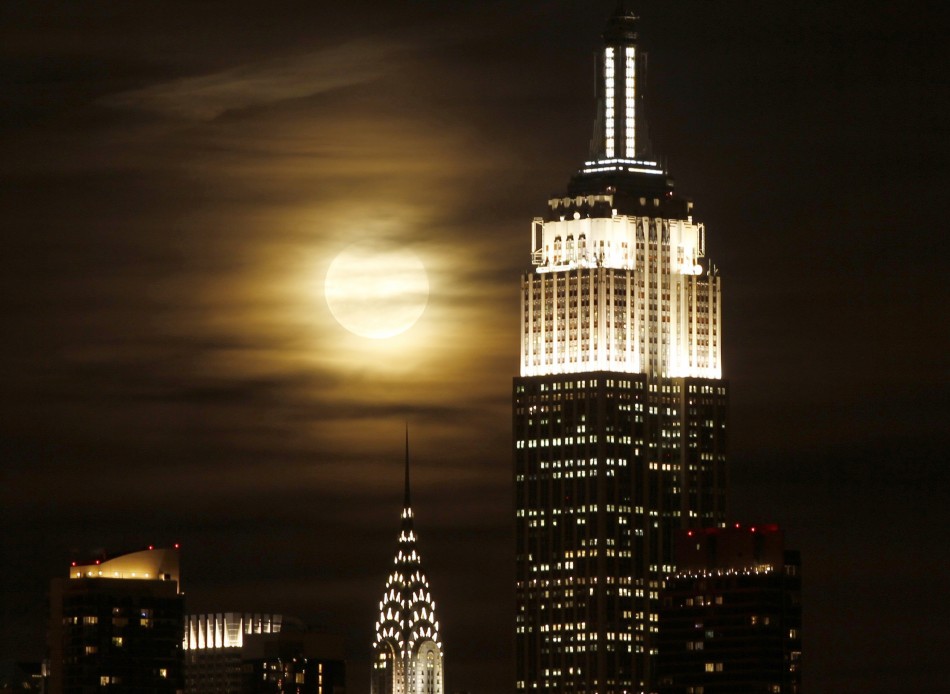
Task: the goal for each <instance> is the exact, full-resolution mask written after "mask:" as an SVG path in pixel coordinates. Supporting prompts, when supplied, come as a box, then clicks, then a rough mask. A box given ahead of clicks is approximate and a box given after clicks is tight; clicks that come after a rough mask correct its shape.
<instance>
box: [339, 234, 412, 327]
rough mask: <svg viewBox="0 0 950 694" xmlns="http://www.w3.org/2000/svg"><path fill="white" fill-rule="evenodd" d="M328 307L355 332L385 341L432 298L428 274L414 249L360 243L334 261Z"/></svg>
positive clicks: (409, 321)
mask: <svg viewBox="0 0 950 694" xmlns="http://www.w3.org/2000/svg"><path fill="white" fill-rule="evenodd" d="M324 292H325V294H326V298H327V305H328V306H329V307H330V312H331V313H332V314H333V317H334V318H336V320H337V322H338V323H339V324H340V325H342V326H343V327H344V328H346V329H347V330H349V331H350V332H351V333H354V334H356V335H360V336H361V337H368V338H372V339H374V340H382V339H385V338H387V337H394V336H396V335H399V334H400V333H404V332H406V331H407V330H409V328H411V327H412V326H413V325H415V323H416V321H417V320H419V317H420V316H421V315H422V313H423V311H425V309H426V304H427V303H428V302H429V278H428V276H427V275H426V270H425V267H424V266H423V264H422V261H421V260H419V258H418V257H417V256H416V255H415V254H414V253H412V252H411V251H410V250H408V249H406V248H402V247H398V246H391V245H380V244H375V243H369V242H362V243H355V244H353V245H351V246H348V247H347V248H345V249H343V251H342V252H341V253H340V254H339V255H338V256H337V257H336V258H334V259H333V262H332V263H330V268H329V269H328V270H327V278H326V282H325V283H324Z"/></svg>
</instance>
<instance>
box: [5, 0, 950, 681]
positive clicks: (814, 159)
mask: <svg viewBox="0 0 950 694" xmlns="http://www.w3.org/2000/svg"><path fill="white" fill-rule="evenodd" d="M614 4H615V3H614V2H612V1H609V0H606V1H604V2H598V3H590V2H579V1H576V2H566V1H564V2H545V3H530V2H497V3H475V2H460V3H452V4H450V5H445V4H434V3H402V2H380V3H378V4H374V8H373V12H372V13H369V14H367V13H366V12H365V9H366V8H365V7H353V8H349V7H345V6H334V7H330V8H326V7H323V8H319V7H312V6H310V4H308V3H290V4H289V5H288V6H287V7H286V8H285V10H286V13H282V12H279V11H274V10H272V9H269V10H264V9H263V8H258V7H257V5H256V4H253V3H241V2H237V3H235V2H231V3H221V4H216V3H207V4H202V5H201V6H200V7H199V6H194V5H193V4H190V3H159V4H145V3H143V4H136V5H135V6H125V5H126V4H122V5H120V4H115V5H113V4H101V5H97V6H96V7H95V8H86V10H85V11H84V12H79V11H78V10H75V9H74V8H72V7H71V6H70V4H67V3H55V2H53V3H49V4H47V5H44V7H43V11H42V12H40V11H39V9H37V6H36V5H35V4H33V3H7V4H5V5H4V7H3V8H2V9H0V38H2V39H3V40H2V41H0V44H2V45H3V46H4V49H3V50H2V52H0V68H2V69H0V75H3V76H4V77H3V79H4V90H3V93H4V96H3V99H2V102H0V109H2V113H3V116H4V117H3V118H2V120H0V143H2V145H3V148H4V151H5V153H6V154H5V157H4V161H3V162H2V163H0V175H2V177H3V180H4V185H3V186H2V187H0V219H2V220H3V226H2V228H3V231H2V236H3V250H4V253H3V257H4V259H5V260H6V263H5V266H4V267H5V272H4V273H3V275H2V277H3V279H2V280H0V281H2V282H3V286H4V292H3V295H2V297H3V298H2V299H0V301H2V311H3V313H2V315H3V316H4V320H5V330H4V333H5V339H4V340H3V341H2V345H0V347H2V350H3V351H2V355H3V359H2V360H0V363H2V364H3V367H2V368H3V370H4V371H3V382H4V384H5V389H4V401H3V413H2V417H0V446H2V448H0V466H2V475H3V477H2V485H0V487H2V489H3V492H2V495H0V503H2V506H3V511H2V512H0V513H2V516H0V517H2V541H0V547H2V554H3V559H2V564H3V566H4V567H15V568H14V570H13V571H12V572H11V571H5V572H4V577H3V588H2V603H0V622H2V628H0V648H2V655H3V657H13V658H27V657H31V658H34V659H35V658H38V657H40V656H41V654H42V653H41V651H38V649H41V648H42V643H43V629H44V625H45V614H46V608H45V598H44V588H43V587H44V586H45V585H46V584H48V581H49V579H50V578H51V577H53V576H54V575H58V573H59V571H60V567H62V566H63V565H64V563H65V562H68V561H69V560H70V559H72V558H74V557H73V556H72V553H73V551H75V552H76V555H77V556H76V558H83V557H84V556H88V554H89V553H90V552H91V551H94V550H96V549H97V548H107V549H109V550H113V551H118V550H122V549H126V548H144V546H145V545H147V544H149V543H154V544H156V545H160V544H168V543H171V542H180V543H181V544H182V557H183V558H182V563H183V569H182V585H183V586H184V590H185V591H186V596H187V599H188V601H189V603H188V608H187V609H188V611H189V612H195V613H197V612H211V611H256V612H278V613H283V614H289V615H295V616H298V617H301V618H304V619H306V620H308V621H310V622H316V623H323V624H324V625H325V626H330V627H335V628H338V629H339V630H340V631H342V632H343V633H344V634H345V635H346V637H347V639H348V658H349V659H348V663H347V670H348V680H349V684H350V686H351V687H352V688H353V689H354V690H360V691H362V690H363V689H365V688H366V687H368V673H369V657H370V650H371V649H370V643H369V639H368V638H367V634H368V633H369V632H370V631H371V629H372V625H373V622H374V619H375V617H376V614H375V612H376V606H377V603H378V597H379V596H378V592H379V588H380V585H381V584H382V582H383V581H384V580H385V575H386V567H387V566H388V565H389V562H390V561H391V550H392V546H391V541H392V534H391V532H390V531H389V530H388V529H390V528H391V526H392V519H393V518H395V514H397V513H398V511H399V508H400V497H401V494H400V492H401V485H400V477H401V472H402V469H401V462H402V452H401V443H402V440H401V437H402V431H403V427H404V422H405V421H406V420H407V419H408V420H409V422H410V427H411V428H412V430H413V449H414V452H413V466H414V468H413V471H414V485H413V486H414V488H413V494H414V501H415V505H414V510H415V511H416V514H417V517H418V522H419V523H420V527H424V528H425V531H424V533H423V539H422V541H421V550H422V552H423V553H424V555H425V556H426V562H427V564H426V569H427V573H428V575H429V577H430V578H431V579H432V582H433V584H434V585H435V586H436V587H437V589H438V594H439V606H438V607H439V616H440V621H441V624H442V632H443V635H444V637H445V640H446V643H447V644H448V649H447V652H446V685H447V691H455V690H468V691H472V692H494V691H498V690H499V689H504V688H507V687H509V686H510V684H511V682H512V681H513V665H512V663H511V661H512V645H511V632H512V629H513V624H512V620H511V618H510V615H511V614H512V609H511V606H512V605H513V603H514V599H513V595H512V591H511V584H512V580H513V579H512V571H511V568H510V567H511V555H512V546H513V530H512V527H511V520H510V515H511V509H512V496H511V476H512V462H511V454H510V441H511V432H510V427H511V422H510V383H511V377H512V376H513V375H515V374H516V372H517V368H518V342H517V334H518V328H517V326H518V313H519V311H518V305H517V286H518V276H519V274H520V272H521V271H522V269H523V267H524V257H525V254H524V249H525V247H526V244H525V242H524V240H525V238H526V237H527V234H528V231H529V225H528V221H526V220H530V219H531V218H532V217H533V216H536V215H538V214H541V213H542V212H543V208H544V201H545V200H546V199H547V197H548V196H549V194H551V193H555V192H557V191H558V190H559V189H560V188H562V187H563V183H564V180H565V177H566V176H567V175H569V174H570V173H571V172H572V171H574V170H575V169H576V167H577V164H578V163H579V162H581V161H583V160H584V158H585V155H586V152H587V150H588V137H589V125H590V122H591V117H592V115H593V113H594V95H593V93H592V90H591V86H590V85H591V79H590V78H591V75H592V74H593V65H594V58H593V55H594V51H595V50H596V49H597V46H598V45H599V35H600V32H601V31H602V29H603V24H604V21H605V18H606V17H607V16H608V15H609V13H610V11H611V10H612V9H613V7H614ZM760 5H765V4H761V3H757V4H754V5H750V4H749V3H743V2H738V1H725V2H717V3H709V2H700V1H699V0H692V1H681V2H680V1H678V2H667V3H659V2H641V3H634V8H635V10H636V11H637V13H638V14H639V15H640V16H641V26H642V27H643V40H644V43H645V46H646V48H647V50H648V52H649V56H650V63H649V75H648V82H649V90H648V95H647V99H648V107H649V111H650V114H651V117H650V126H651V138H652V140H653V143H654V147H655V148H656V149H657V151H659V152H660V153H661V154H662V155H663V157H664V164H667V163H668V166H669V169H670V170H671V171H672V172H673V173H674V175H675V176H676V181H677V190H678V191H679V192H681V193H682V194H683V195H684V196H686V197H688V198H690V199H692V200H694V201H695V202H696V205H697V208H696V214H697V217H698V218H699V219H701V220H702V221H703V222H704V223H705V224H706V226H707V229H708V230H709V233H710V235H711V238H714V239H715V244H714V249H715V250H714V258H715V261H716V264H717V265H718V266H719V267H720V268H721V269H722V272H723V277H724V282H723V297H724V299H723V301H724V307H725V311H724V314H723V322H724V330H723V334H724V338H723V352H724V354H723V363H724V364H725V373H724V377H725V378H726V379H728V380H729V382H730V399H731V407H730V433H731V436H730V467H731V472H730V475H731V489H730V495H729V498H730V502H731V507H730V509H729V515H730V517H734V518H739V519H743V520H750V521H759V520H761V521H768V522H777V523H779V524H781V525H782V526H783V527H785V528H787V530H788V537H789V542H790V544H791V545H792V546H795V547H796V548H798V549H800V550H801V551H802V556H803V567H804V568H803V571H804V575H803V586H804V588H803V591H804V598H803V600H804V604H805V615H804V632H805V634H806V640H805V644H804V651H805V664H804V669H803V671H804V687H805V689H807V690H809V691H810V690H812V689H814V690H816V691H822V690H825V691H830V690H834V689H835V688H836V687H837V688H841V687H846V686H855V687H858V686H860V687H863V689H864V690H865V691H871V692H874V691H890V690H894V689H901V688H904V686H905V685H906V686H909V687H911V688H913V689H914V690H915V691H921V692H927V691H937V690H938V689H937V688H938V687H939V686H941V685H942V680H943V678H942V665H941V661H940V654H939V652H937V651H936V650H934V649H931V648H929V647H928V646H929V644H932V643H933V642H935V640H936V639H937V638H939V637H938V636H937V631H936V629H937V626H938V625H939V624H940V623H941V622H942V621H944V620H943V619H942V618H941V615H942V614H944V613H945V608H943V607H942V605H940V604H937V605H932V604H931V602H930V601H929V600H926V596H928V595H930V596H932V595H937V594H939V589H940V588H941V587H942V586H943V585H945V584H946V582H947V578H948V577H947V575H946V571H947V570H946V568H945V567H943V566H942V565H941V563H940V562H939V561H938V556H937V554H938V553H937V552H935V550H933V548H932V547H931V546H930V544H932V539H931V540H929V541H928V539H927V538H928V537H930V538H932V534H933V530H934V529H937V528H940V527H944V526H945V525H946V521H947V511H946V509H945V504H944V503H943V502H944V500H945V498H946V493H947V488H946V485H945V483H944V482H943V481H942V475H940V472H941V465H940V463H942V462H943V461H944V460H945V453H944V450H945V448H946V444H947V433H946V427H945V424H944V420H945V415H946V409H947V399H946V385H947V383H946V381H947V378H946V376H947V374H946V368H945V366H943V364H944V362H945V358H944V357H943V351H944V347H945V345H946V335H945V332H946V331H945V329H944V330H941V328H942V324H943V322H944V321H942V319H941V317H942V313H941V312H940V310H939V306H938V301H939V297H940V296H941V295H942V293H944V292H945V290H943V289H942V286H941V284H939V282H940V279H939V278H940V272H939V270H940V268H939V267H938V262H940V261H941V260H942V254H941V253H940V251H941V250H942V249H943V248H945V247H946V241H945V240H944V239H943V238H942V234H941V232H940V224H939V221H937V220H936V219H935V217H936V214H935V212H936V209H938V205H936V204H934V203H933V202H931V201H939V199H942V198H941V195H942V191H943V189H944V188H945V186H946V183H947V171H948V167H947V161H948V152H947V141H946V138H945V136H944V134H943V133H944V131H943V130H942V129H941V128H942V121H941V118H943V117H944V116H946V109H945V104H944V103H943V102H942V100H941V99H940V97H938V95H937V92H938V86H939V85H940V84H942V83H943V79H944V78H943V76H942V74H941V73H940V68H939V65H941V64H942V61H941V56H942V55H943V53H944V52H945V49H944V48H943V46H942V42H941V41H940V39H939V37H940V36H941V32H942V29H941V26H945V25H941V23H940V22H939V21H937V18H936V16H931V14H930V13H928V10H929V9H930V8H931V6H930V5H928V4H926V3H916V4H911V5H910V6H908V7H904V8H897V7H891V6H888V5H885V4H884V3H857V2H841V3H833V4H821V6H820V7H796V8H790V7H767V6H760ZM933 15H936V12H935V11H934V12H933ZM362 236H366V237H369V238H373V239H379V240H386V241H390V242H392V241H397V242H399V243H401V244H404V245H405V246H406V247H408V248H410V249H411V250H412V251H413V252H414V253H415V254H416V255H417V256H418V257H419V258H420V259H421V260H422V262H423V263H424V264H425V266H426V270H427V272H428V273H429V286H430V292H429V299H428V305H427V307H426V308H425V312H424V313H423V314H422V317H421V318H420V319H419V321H418V323H417V324H416V325H415V326H413V327H412V328H411V329H410V330H409V331H408V332H406V333H405V334H404V335H403V336H400V337H395V338H391V339H390V340H388V341H384V342H379V341H375V342H374V341H369V340H366V339H363V338H359V337H357V336H354V335H352V334H350V333H347V332H346V331H345V330H344V329H343V328H342V327H340V326H339V325H338V324H337V323H336V322H335V321H334V320H333V318H332V315H331V314H330V311H329V310H328V308H327V306H326V303H325V302H324V301H323V297H322V295H321V290H320V287H321V284H322V281H323V277H324V275H325V274H326V271H327V267H328V265H329V263H330V261H331V260H332V259H333V258H334V257H335V256H336V255H337V254H338V253H339V252H340V251H341V250H342V249H343V248H344V247H345V246H346V245H347V243H348V242H349V241H350V240H351V239H355V238H358V237H362ZM934 326H936V328H937V330H936V332H937V335H936V336H934V335H932V333H933V332H935V331H934ZM460 394H464V397H460ZM339 538H345V539H346V541H345V542H340V541H339ZM354 548H359V551H354ZM249 555H250V556H253V557H254V562H253V564H252V565H248V562H247V561H246V558H247V557H248V556H249ZM869 573H870V574H871V575H872V576H873V579H868V578H867V576H868V574H869ZM895 595H900V596H901V600H899V601H898V600H895V599H894V596H895ZM249 602H254V603H255V604H248V603H249ZM868 605H874V606H875V612H874V613H873V614H869V613H868V611H867V606H868ZM941 611H943V612H941ZM842 643H847V644H848V648H846V649H842V647H841V644H842ZM461 644H465V647H464V648H463V647H462V646H461ZM364 684H365V687H364Z"/></svg>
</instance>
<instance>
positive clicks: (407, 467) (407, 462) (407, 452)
mask: <svg viewBox="0 0 950 694" xmlns="http://www.w3.org/2000/svg"><path fill="white" fill-rule="evenodd" d="M411 505H412V504H411V503H410V499H409V422H406V490H405V498H404V501H403V507H404V508H409V507H410V506H411Z"/></svg>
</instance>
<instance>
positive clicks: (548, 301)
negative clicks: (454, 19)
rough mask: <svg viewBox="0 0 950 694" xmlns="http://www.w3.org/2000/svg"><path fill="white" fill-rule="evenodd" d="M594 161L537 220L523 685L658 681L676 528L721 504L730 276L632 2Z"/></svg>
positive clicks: (523, 557)
mask: <svg viewBox="0 0 950 694" xmlns="http://www.w3.org/2000/svg"><path fill="white" fill-rule="evenodd" d="M603 37H604V45H603V48H602V49H601V50H600V52H599V55H598V65H597V77H596V80H597V96H598V108H597V114H596V118H595V132H594V137H593V140H592V143H591V153H590V158H589V161H586V162H585V163H584V165H583V166H582V167H581V168H580V170H579V171H577V172H576V173H575V174H574V176H573V177H572V178H571V179H570V182H569V183H568V185H567V190H566V191H565V193H564V194H563V195H562V196H560V197H554V198H552V199H550V200H549V201H548V206H547V212H546V214H545V215H544V217H541V218H537V219H535V220H534V221H533V222H532V224H531V237H530V244H531V245H530V249H529V252H530V253H529V257H530V263H531V266H530V269H529V270H528V271H527V272H525V274H524V275H523V277H522V280H521V336H520V342H521V360H520V376H518V377H516V378H515V379H514V412H513V417H514V459H515V500H516V529H517V530H516V538H517V539H516V542H517V548H516V625H515V626H516V659H517V668H516V684H517V690H518V691H525V692H535V691H546V692H559V693H561V692H588V693H595V692H596V693H597V694H609V693H617V694H620V693H623V692H626V693H633V692H650V691H653V684H652V682H651V677H652V674H651V670H652V664H653V660H654V656H655V655H656V632H657V626H658V612H659V609H658V608H659V604H658V603H659V592H660V588H661V586H662V582H663V579H664V577H666V576H667V575H669V574H670V573H672V571H673V570H674V568H675V567H674V566H673V559H672V552H673V538H674V535H675V534H676V532H677V531H678V530H680V529H683V528H691V527H709V526H717V525H721V524H722V523H723V521H724V518H725V487H726V484H725V483H726V465H725V458H726V456H725V450H726V403H727V384H726V382H725V381H723V380H722V360H721V350H722V337H721V336H722V303H721V298H720V296H721V295H720V277H719V274H718V272H717V270H716V268H715V266H714V265H713V264H712V263H711V262H710V261H709V260H708V258H707V256H706V230H705V228H704V226H703V224H702V223H701V222H699V221H697V220H696V219H694V216H693V205H692V203H691V202H690V201H689V200H687V199H685V198H683V197H681V196H680V195H679V194H678V193H677V192H676V191H675V190H674V186H673V180H672V178H671V177H670V175H669V174H668V172H667V171H666V170H665V169H664V167H663V166H661V165H660V164H659V163H657V161H656V159H655V158H654V156H653V154H652V151H651V147H650V144H649V140H648V137H647V130H646V121H645V118H644V108H643V106H644V100H643V87H644V77H645V70H646V56H645V55H644V54H643V52H642V51H641V49H640V46H639V41H638V20H637V17H636V16H634V15H633V14H632V13H630V12H629V11H627V10H626V9H625V8H624V5H623V3H621V4H620V6H619V8H618V10H617V11H616V12H615V13H614V15H613V16H612V17H611V18H610V20H609V22H608V25H607V28H606V31H605V32H604V35H603Z"/></svg>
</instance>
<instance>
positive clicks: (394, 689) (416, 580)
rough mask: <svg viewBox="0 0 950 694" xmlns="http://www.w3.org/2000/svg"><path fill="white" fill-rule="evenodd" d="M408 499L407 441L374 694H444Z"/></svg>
mask: <svg viewBox="0 0 950 694" xmlns="http://www.w3.org/2000/svg"><path fill="white" fill-rule="evenodd" d="M416 541H417V537H416V532H415V528H414V524H413V513H412V504H411V503H410V497H409V443H408V438H407V441H406V480H405V501H404V503H403V509H402V527H401V529H400V532H399V540H398V544H397V547H396V556H395V558H394V559H393V569H392V572H391V573H390V574H389V577H388V578H387V580H386V589H385V591H384V593H383V597H382V600H380V601H379V618H378V619H377V621H376V638H375V640H374V642H373V666H372V667H373V670H372V673H371V694H444V692H445V682H444V667H443V652H442V640H441V636H440V635H439V620H438V618H437V617H436V614H435V600H433V598H432V593H431V589H430V586H429V579H428V578H426V575H425V572H424V571H423V569H422V556H421V555H420V553H419V549H418V547H417V545H416Z"/></svg>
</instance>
